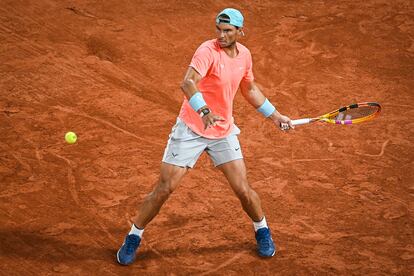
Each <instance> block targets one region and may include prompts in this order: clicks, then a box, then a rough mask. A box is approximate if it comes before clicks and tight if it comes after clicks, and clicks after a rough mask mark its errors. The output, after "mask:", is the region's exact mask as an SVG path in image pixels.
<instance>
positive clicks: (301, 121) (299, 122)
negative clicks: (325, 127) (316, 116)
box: [291, 118, 311, 126]
mask: <svg viewBox="0 0 414 276" xmlns="http://www.w3.org/2000/svg"><path fill="white" fill-rule="evenodd" d="M310 121H311V119H310V118H305V119H298V120H292V121H291V122H292V125H294V126H298V125H305V124H309V123H310Z"/></svg>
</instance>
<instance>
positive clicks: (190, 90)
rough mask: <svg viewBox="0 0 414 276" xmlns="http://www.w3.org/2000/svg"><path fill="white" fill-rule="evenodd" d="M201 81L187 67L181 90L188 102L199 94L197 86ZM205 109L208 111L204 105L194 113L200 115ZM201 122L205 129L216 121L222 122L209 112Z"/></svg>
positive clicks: (220, 118)
mask: <svg viewBox="0 0 414 276" xmlns="http://www.w3.org/2000/svg"><path fill="white" fill-rule="evenodd" d="M201 79H202V76H201V75H200V74H199V73H198V72H197V71H196V70H195V69H194V68H193V67H191V66H189V67H188V70H187V72H186V73H185V76H184V80H183V82H182V83H181V90H182V91H183V93H184V95H185V96H186V97H187V99H188V100H189V101H190V99H191V98H192V97H193V96H194V95H195V94H196V93H201V92H199V91H200V90H199V89H198V87H197V84H198V82H199V81H200V80H201ZM205 109H208V110H210V109H209V107H208V106H207V105H204V106H202V107H200V108H199V109H198V110H195V111H196V112H197V113H199V114H200V113H201V111H202V110H205ZM202 120H203V123H204V127H205V128H208V127H211V126H215V125H216V122H217V121H224V119H223V118H222V117H220V116H217V115H214V114H213V113H212V112H211V110H210V113H208V114H207V115H204V116H203V117H202Z"/></svg>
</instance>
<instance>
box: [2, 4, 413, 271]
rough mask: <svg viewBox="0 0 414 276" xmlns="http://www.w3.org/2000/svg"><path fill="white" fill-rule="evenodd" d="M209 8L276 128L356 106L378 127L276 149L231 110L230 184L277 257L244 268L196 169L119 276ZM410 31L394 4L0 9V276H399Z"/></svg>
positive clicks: (271, 137) (241, 113)
mask: <svg viewBox="0 0 414 276" xmlns="http://www.w3.org/2000/svg"><path fill="white" fill-rule="evenodd" d="M136 2H141V3H136ZM357 2H358V3H357ZM227 6H230V7H235V8H238V9H240V10H242V11H243V13H244V15H245V19H246V30H245V32H246V35H247V36H246V37H245V39H244V40H243V41H241V42H242V43H243V44H245V45H246V46H247V47H249V49H250V50H251V52H252V54H253V59H254V73H255V76H256V80H257V82H258V83H259V84H260V85H261V87H262V88H263V91H264V93H265V94H266V95H267V96H268V97H269V99H270V100H271V101H272V102H273V103H274V104H275V105H276V106H277V107H278V108H279V110H280V111H281V112H282V113H286V114H287V115H289V116H291V117H292V118H299V117H303V116H315V115H319V114H320V113H324V112H327V111H330V110H331V109H335V108H337V107H339V106H341V105H346V104H350V103H352V102H358V101H378V102H380V103H381V104H382V105H383V113H382V114H381V116H380V117H379V118H378V119H376V120H374V121H372V122H368V123H364V124H360V125H353V126H334V125H327V124H316V125H309V126H302V127H297V129H296V130H295V131H291V132H290V133H282V132H280V131H278V130H277V129H276V128H275V127H274V126H273V125H272V124H271V123H270V122H269V121H265V120H264V119H263V118H262V116H261V115H260V114H258V113H257V112H256V111H255V110H254V109H253V108H252V107H251V106H249V104H248V103H247V102H246V101H245V100H244V99H243V98H242V96H241V95H240V94H239V95H238V96H237V97H236V101H235V114H234V116H235V119H236V123H237V124H238V126H239V127H240V128H241V130H242V133H241V136H240V140H241V143H242V147H243V151H244V156H245V160H246V163H247V166H248V173H249V175H248V176H249V180H250V182H251V185H252V186H253V187H254V189H255V190H256V191H257V192H258V193H259V195H260V196H261V199H262V203H263V208H264V210H265V212H266V216H267V220H268V222H269V224H270V227H271V229H272V231H273V238H274V240H275V242H276V244H277V246H278V248H279V251H278V253H277V254H276V255H275V257H273V258H272V259H269V260H262V259H260V258H258V257H257V256H256V252H255V240H254V236H253V228H252V225H251V222H250V221H249V219H248V217H247V216H246V215H245V214H244V213H243V211H242V209H241V206H240V205H239V202H238V200H237V199H236V197H235V196H234V195H233V194H232V192H231V190H230V188H229V186H228V185H227V183H226V181H225V179H224V177H223V176H222V175H221V173H220V172H218V171H217V170H215V169H214V168H213V165H212V163H211V162H210V160H209V159H208V157H207V156H206V155H203V157H202V158H201V159H200V160H199V162H198V163H197V165H196V168H195V169H194V170H192V171H191V172H190V173H189V175H188V176H186V178H185V179H184V181H183V182H182V184H181V186H180V187H179V188H178V190H177V191H176V192H175V193H174V194H173V195H172V197H171V198H170V200H169V201H168V202H167V203H166V205H165V206H164V208H163V209H162V210H161V213H160V214H159V216H158V217H156V219H155V220H154V221H153V222H152V223H151V224H150V225H149V226H148V227H147V229H146V232H145V234H144V242H143V244H142V247H141V248H140V251H139V255H138V260H137V262H136V263H135V264H134V265H132V266H131V267H121V266H119V265H118V264H117V263H116V261H115V253H116V250H117V249H118V247H119V246H120V244H121V243H122V241H123V238H124V235H125V234H126V233H127V231H128V230H129V223H130V218H131V217H132V216H133V215H134V214H135V209H136V206H137V204H139V203H140V202H141V201H142V199H143V198H144V196H145V195H146V194H147V193H148V192H149V191H150V190H151V188H152V185H153V183H154V182H155V181H156V179H157V175H158V170H159V164H160V161H161V158H162V153H163V150H164V146H165V144H166V141H167V139H168V134H169V132H170V129H171V127H172V125H173V124H174V121H175V118H176V116H177V114H178V111H179V108H180V104H181V101H182V98H183V94H182V92H181V91H180V89H179V84H180V82H181V80H182V78H183V76H184V73H185V70H186V67H187V65H188V63H189V61H190V59H191V56H192V54H193V53H194V51H195V49H196V48H197V47H198V45H199V44H201V43H202V42H203V41H205V40H207V39H210V38H213V37H214V36H215V27H214V17H215V15H216V13H217V12H218V11H220V10H221V9H223V8H225V7H227ZM413 18H414V7H413V3H412V1H408V0H406V1H375V0H366V1H351V0H347V1H251V2H250V1H243V2H238V1H230V2H228V3H224V2H223V1H178V0H175V1H174V0H171V1H165V0H163V1H113V0H110V1H109V0H108V1H52V0H43V1H31V2H30V3H28V2H27V1H10V0H6V1H2V5H1V7H0V39H1V44H0V73H1V78H0V91H1V93H0V111H1V112H0V128H1V137H0V142H1V143H0V148H1V153H0V185H1V189H0V263H1V271H0V274H3V275H50V274H54V273H63V274H68V275H90V274H97V275H120V274H122V275H123V274H139V273H143V274H145V273H146V274H169V275H182V274H200V275H206V274H226V275H229V274H230V275H236V274H242V273H243V274H278V275H309V274H311V275H324V274H330V275H338V274H341V275H351V274H354V275H367V274H371V275H389V274H397V275H410V274H411V273H413V271H414V234H413V233H414V230H413V229H414V221H413V210H414V203H413V202H414V201H413V199H414V184H413V183H414V181H413V180H414V176H413V170H412V169H413V162H414V158H413V157H414V156H413V155H414V151H413V142H414V141H413V138H412V137H413V131H412V127H414V125H413V123H412V121H411V119H410V118H411V117H413V115H414V113H413V111H412V108H411V106H412V105H413V104H414V98H413V90H414V81H413V79H414V78H413V72H414V19H413ZM70 130H72V131H75V132H76V133H77V134H78V137H79V139H78V142H77V143H76V144H75V145H68V144H66V143H65V142H64V135H65V133H66V132H67V131H70Z"/></svg>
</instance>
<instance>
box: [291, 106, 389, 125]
mask: <svg viewBox="0 0 414 276" xmlns="http://www.w3.org/2000/svg"><path fill="white" fill-rule="evenodd" d="M380 111H381V106H380V105H379V104H378V103H371V102H367V103H356V104H351V105H348V106H345V107H341V108H339V109H337V110H335V111H332V112H329V113H326V114H324V115H322V116H319V117H315V118H303V119H298V120H292V125H294V126H297V125H304V124H309V123H313V122H325V123H331V124H336V125H351V124H357V123H362V122H366V121H370V120H372V119H374V118H375V117H377V116H378V115H379V113H380Z"/></svg>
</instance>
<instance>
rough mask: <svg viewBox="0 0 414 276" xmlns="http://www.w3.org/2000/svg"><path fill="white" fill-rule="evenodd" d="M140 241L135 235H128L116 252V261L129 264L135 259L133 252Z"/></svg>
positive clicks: (134, 252)
mask: <svg viewBox="0 0 414 276" xmlns="http://www.w3.org/2000/svg"><path fill="white" fill-rule="evenodd" d="M140 243H141V238H140V237H139V236H137V235H133V234H131V235H128V236H126V238H125V242H124V243H123V244H122V246H121V248H120V249H119V250H118V252H117V253H116V258H117V260H118V263H120V264H121V265H130V264H132V263H133V262H134V261H135V254H136V251H137V249H138V247H139V244H140Z"/></svg>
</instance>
